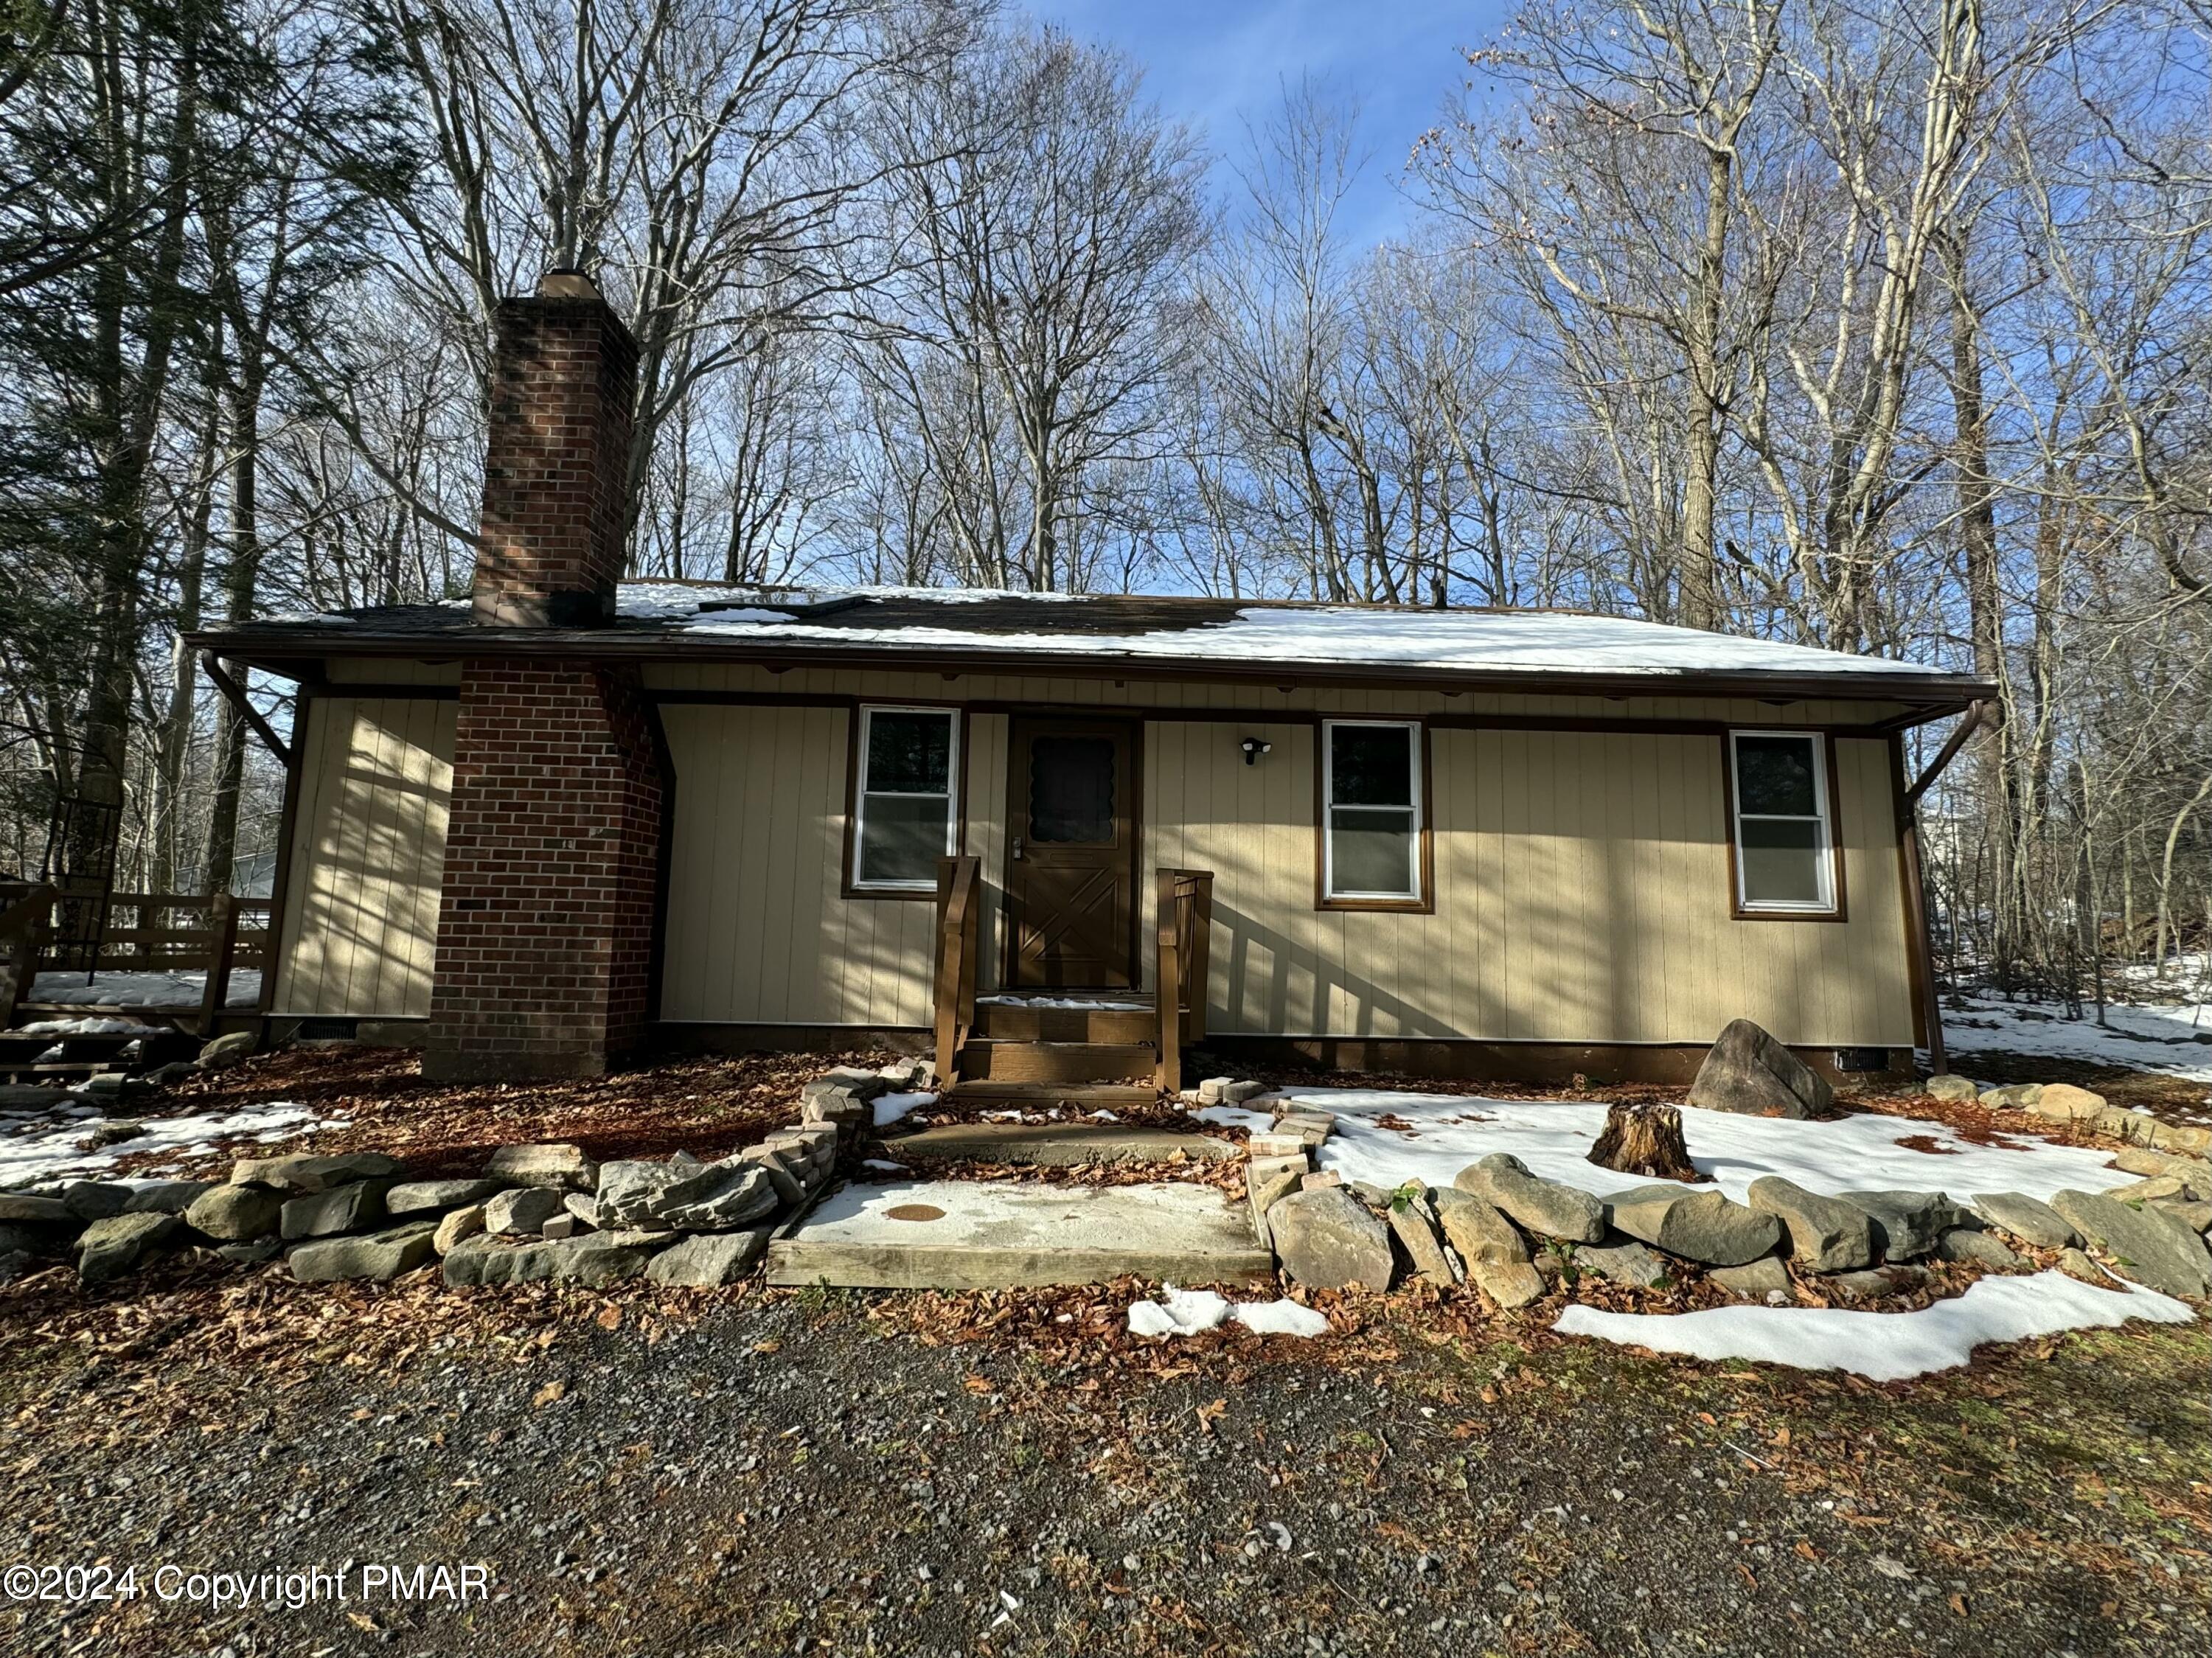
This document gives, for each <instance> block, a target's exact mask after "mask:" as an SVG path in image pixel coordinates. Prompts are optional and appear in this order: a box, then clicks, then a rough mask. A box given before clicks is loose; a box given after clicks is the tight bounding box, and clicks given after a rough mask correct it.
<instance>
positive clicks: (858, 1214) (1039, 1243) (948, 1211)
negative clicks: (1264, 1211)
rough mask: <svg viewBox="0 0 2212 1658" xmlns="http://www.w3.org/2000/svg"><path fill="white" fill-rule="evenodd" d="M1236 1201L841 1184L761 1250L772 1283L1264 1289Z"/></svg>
mask: <svg viewBox="0 0 2212 1658" xmlns="http://www.w3.org/2000/svg"><path fill="white" fill-rule="evenodd" d="M1274 1272H1275V1263H1274V1258H1273V1255H1271V1254H1269V1253H1268V1251H1267V1248H1265V1247H1264V1246H1263V1245H1261V1244H1260V1243H1259V1242H1255V1239H1254V1238H1253V1236H1252V1228H1251V1225H1250V1223H1249V1221H1248V1220H1247V1219H1246V1218H1245V1212H1244V1206H1243V1205H1242V1204H1231V1202H1230V1201H1229V1200H1228V1199H1225V1198H1224V1197H1223V1196H1222V1194H1221V1193H1219V1192H1218V1191H1217V1190H1215V1189H1214V1188H1213V1187H1210V1186H1200V1185H1197V1184H1182V1183H1177V1182H1174V1181H1161V1182H1156V1183H1152V1184H1147V1185H1141V1186H1043V1185H1034V1184H1027V1183H1018V1182H1013V1181H927V1180H919V1181H895V1182H892V1183H890V1184H887V1185H882V1186H848V1187H844V1188H843V1189H842V1190H841V1191H837V1192H833V1193H830V1194H829V1196H828V1197H827V1198H825V1199H823V1201H822V1202H821V1204H820V1205H819V1206H817V1207H816V1208H815V1209H814V1210H813V1211H812V1212H811V1213H809V1214H807V1215H806V1216H805V1217H804V1218H801V1219H799V1220H798V1221H796V1222H794V1223H793V1224H792V1225H791V1226H790V1227H789V1228H788V1229H787V1230H786V1231H785V1233H784V1234H783V1236H780V1237H778V1238H776V1239H775V1241H774V1242H771V1243H770V1244H769V1252H768V1281H769V1283H770V1284H789V1285H799V1284H829V1285H831V1286H835V1287H849V1288H855V1289H879V1290H1006V1289H1014V1288H1018V1287H1020V1286H1023V1285H1027V1284H1103V1283H1105V1282H1106V1281H1107V1280H1109V1279H1110V1278H1121V1277H1123V1276H1125V1275H1133V1276H1135V1277H1137V1278H1150V1279H1153V1280H1157V1281H1163V1282H1171V1283H1175V1284H1252V1283H1270V1282H1273V1278H1274Z"/></svg>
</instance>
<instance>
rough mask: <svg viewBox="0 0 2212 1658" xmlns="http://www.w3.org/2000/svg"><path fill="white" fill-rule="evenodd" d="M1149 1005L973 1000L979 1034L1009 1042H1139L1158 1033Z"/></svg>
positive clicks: (1150, 1041)
mask: <svg viewBox="0 0 2212 1658" xmlns="http://www.w3.org/2000/svg"><path fill="white" fill-rule="evenodd" d="M975 1035H977V1036H979V1037H986V1038H988V1039H989V1040H991V1041H994V1042H1115V1043H1142V1044H1144V1045H1145V1046H1146V1048H1150V1047H1151V1046H1152V1042H1153V1040H1154V1038H1155V1037H1156V1036H1157V1035H1158V1016H1157V1015H1156V1014H1155V1013H1154V1012H1153V1011H1152V1009H1151V1008H1149V1007H1054V1006H1053V1005H1050V1004H1049V1003H1048V1002H1042V1001H1012V1000H984V999H980V998H979V999H977V1001H976V1004H975Z"/></svg>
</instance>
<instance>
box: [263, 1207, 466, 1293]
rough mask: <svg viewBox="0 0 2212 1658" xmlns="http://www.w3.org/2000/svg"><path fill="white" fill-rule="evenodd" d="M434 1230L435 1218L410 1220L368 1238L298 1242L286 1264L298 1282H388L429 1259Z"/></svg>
mask: <svg viewBox="0 0 2212 1658" xmlns="http://www.w3.org/2000/svg"><path fill="white" fill-rule="evenodd" d="M437 1230H438V1224H437V1222H435V1221H431V1220H410V1221H409V1222H407V1223H406V1224H404V1225H400V1226H393V1227H388V1228H386V1230H383V1231H381V1232H372V1233H370V1234H369V1235H368V1236H367V1237H356V1238H325V1239H323V1240H322V1241H321V1242H317V1243H303V1244H301V1245H300V1247H299V1248H296V1249H295V1250H293V1251H292V1253H291V1254H289V1256H287V1257H286V1264H287V1265H288V1266H290V1267H291V1269H292V1276H293V1277H294V1278H296V1279H297V1280H298V1281H299V1282H301V1284H331V1283H335V1282H337V1280H338V1279H340V1278H366V1279H368V1281H370V1282H371V1283H375V1284H384V1283H388V1282H389V1281H390V1280H392V1278H398V1276H399V1275H400V1274H401V1273H402V1272H413V1271H414V1270H415V1269H416V1267H417V1266H421V1265H422V1263H423V1262H424V1261H426V1260H429V1259H430V1258H431V1256H432V1254H434V1253H435V1246H434V1243H433V1239H434V1238H435V1236H436V1234H437Z"/></svg>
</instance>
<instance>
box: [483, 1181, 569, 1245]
mask: <svg viewBox="0 0 2212 1658" xmlns="http://www.w3.org/2000/svg"><path fill="white" fill-rule="evenodd" d="M567 1213H568V1206H567V1205H566V1204H564V1203H563V1202H562V1200H561V1193H558V1192H556V1191H555V1190H554V1189H553V1188H552V1187H550V1186H517V1187H511V1188H510V1189H508V1190H507V1191H504V1192H499V1193H494V1194H493V1195H492V1196H491V1197H490V1198H489V1199H486V1200H485V1203H484V1206H483V1224H484V1230H485V1231H487V1232H496V1233H498V1234H499V1235H500V1236H502V1237H519V1236H523V1235H524V1234H526V1233H536V1232H541V1231H543V1230H544V1228H545V1223H546V1222H547V1221H549V1220H550V1219H552V1218H553V1217H554V1216H556V1215H565V1214H567Z"/></svg>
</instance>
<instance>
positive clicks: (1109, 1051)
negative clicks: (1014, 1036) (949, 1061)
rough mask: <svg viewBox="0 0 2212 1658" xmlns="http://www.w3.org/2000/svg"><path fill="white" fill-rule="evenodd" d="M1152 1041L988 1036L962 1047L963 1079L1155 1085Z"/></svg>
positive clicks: (1154, 1058) (1157, 1060)
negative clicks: (1019, 1039)
mask: <svg viewBox="0 0 2212 1658" xmlns="http://www.w3.org/2000/svg"><path fill="white" fill-rule="evenodd" d="M1158 1062H1159V1054H1158V1051H1157V1050H1156V1049H1154V1048H1153V1047H1152V1044H1151V1043H1150V1042H1006V1041H1004V1040H998V1039H992V1038H982V1039H979V1040H976V1041H972V1042H968V1043H966V1044H964V1045H963V1047H962V1048H961V1049H960V1077H961V1080H962V1081H963V1082H1006V1083H1133V1082H1142V1083H1147V1084H1149V1083H1150V1082H1151V1081H1152V1075H1153V1072H1154V1071H1155V1069H1156V1068H1157V1067H1158Z"/></svg>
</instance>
